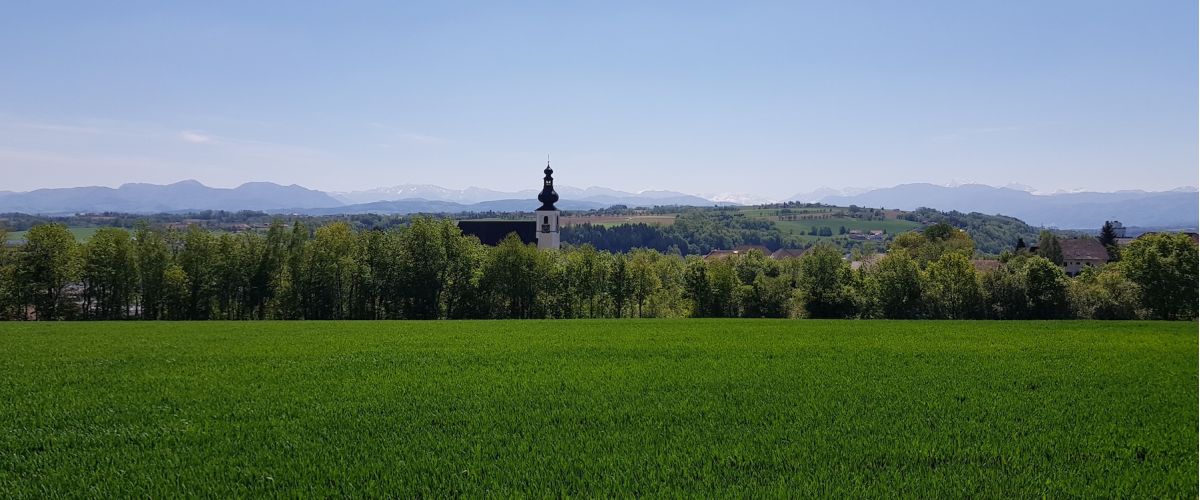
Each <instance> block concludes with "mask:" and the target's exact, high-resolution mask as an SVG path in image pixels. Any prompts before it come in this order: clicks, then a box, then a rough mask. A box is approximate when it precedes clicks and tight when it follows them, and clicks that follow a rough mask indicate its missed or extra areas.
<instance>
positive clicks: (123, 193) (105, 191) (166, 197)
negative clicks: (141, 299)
mask: <svg viewBox="0 0 1200 500" xmlns="http://www.w3.org/2000/svg"><path fill="white" fill-rule="evenodd" d="M341 204H342V203H341V202H340V201H338V200H336V199H334V198H333V197H332V196H329V195H327V194H325V193H323V192H321V191H316V190H312V189H307V188H304V187H301V186H297V185H295V184H293V185H291V186H281V185H279V184H273V183H270V182H248V183H246V184H242V185H241V186H238V187H236V188H232V189H228V188H213V187H208V186H205V185H203V184H201V183H199V182H197V181H193V180H188V181H182V182H176V183H174V184H167V185H158V184H125V185H122V186H121V187H118V188H116V189H113V188H109V187H97V186H91V187H77V188H60V189H38V190H35V191H28V192H23V193H13V192H6V193H0V212H22V213H30V214H65V213H75V212H125V213H158V212H177V211H183V210H231V211H234V210H271V209H280V208H287V207H313V208H316V207H336V206H340V205H341Z"/></svg>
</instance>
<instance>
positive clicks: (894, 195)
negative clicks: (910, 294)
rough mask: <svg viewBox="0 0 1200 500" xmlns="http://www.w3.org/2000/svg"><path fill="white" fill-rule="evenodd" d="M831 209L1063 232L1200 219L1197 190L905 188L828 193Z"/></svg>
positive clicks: (1185, 224) (1190, 224)
mask: <svg viewBox="0 0 1200 500" xmlns="http://www.w3.org/2000/svg"><path fill="white" fill-rule="evenodd" d="M820 202H821V203H827V204H830V205H839V206H846V205H858V206H864V207H887V208H898V209H901V210H913V209H916V208H920V207H927V208H936V209H938V210H957V211H960V212H980V213H984V214H991V215H994V214H1001V215H1007V216H1010V217H1016V218H1018V219H1021V220H1022V221H1024V222H1025V223H1026V224H1030V225H1033V226H1045V227H1058V228H1063V229H1090V228H1096V227H1100V226H1101V225H1103V224H1104V221H1106V220H1120V221H1121V222H1122V223H1123V224H1125V225H1126V226H1141V227H1187V228H1194V227H1196V226H1197V224H1198V219H1200V216H1198V215H1197V214H1198V213H1200V196H1198V195H1197V192H1196V189H1195V188H1179V189H1176V190H1172V191H1140V190H1128V191H1116V192H1111V193H1097V192H1080V193H1054V194H1034V193H1031V192H1029V191H1025V190H1022V189H1014V188H1009V187H992V186H986V185H982V184H964V185H959V186H953V187H949V186H938V185H935V184H901V185H899V186H894V187H890V188H882V189H873V190H870V191H866V192H862V193H858V194H853V195H828V196H823V197H822V198H821V199H820Z"/></svg>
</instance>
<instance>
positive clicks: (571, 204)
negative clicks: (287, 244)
mask: <svg viewBox="0 0 1200 500" xmlns="http://www.w3.org/2000/svg"><path fill="white" fill-rule="evenodd" d="M535 196H536V195H535ZM555 206H557V207H558V208H560V209H563V210H592V209H596V208H607V207H608V206H609V205H605V204H601V203H595V202H588V201H570V200H564V201H559V202H558V203H556V204H555ZM537 207H538V203H537V201H535V200H533V199H532V198H526V199H519V200H492V201H483V202H479V203H455V202H453V201H440V200H421V199H408V200H393V201H375V202H371V203H357V204H354V205H342V206H338V207H328V208H289V209H275V210H268V212H272V213H296V214H303V215H338V214H368V213H371V214H391V215H405V214H417V213H426V214H433V213H447V214H452V213H460V212H532V211H534V210H535V209H537Z"/></svg>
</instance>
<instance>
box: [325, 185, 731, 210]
mask: <svg viewBox="0 0 1200 500" xmlns="http://www.w3.org/2000/svg"><path fill="white" fill-rule="evenodd" d="M555 190H556V191H558V194H559V195H560V196H561V197H562V199H563V200H571V201H574V202H587V203H594V204H597V205H600V206H601V208H602V207H607V206H612V205H629V206H654V205H680V206H695V207H706V206H712V205H718V204H720V205H730V204H731V203H728V202H718V201H714V200H710V199H707V198H703V197H700V196H694V195H690V194H686V193H679V192H675V191H642V192H640V193H631V192H628V191H618V190H615V189H609V188H604V187H594V186H593V187H589V188H587V189H580V188H575V187H571V186H557V187H555ZM537 193H538V191H537V190H534V189H526V190H521V191H511V192H506V191H495V190H491V189H484V188H478V187H469V188H466V189H448V188H444V187H441V186H434V185H430V184H401V185H399V186H392V187H385V188H375V189H368V190H364V191H350V192H334V193H330V195H331V196H333V197H335V198H337V199H338V200H340V201H343V202H345V203H347V204H351V205H356V204H370V203H373V202H380V201H400V200H425V201H430V202H435V201H442V202H453V203H459V204H465V205H470V204H474V203H481V202H491V201H505V200H531V199H534V198H536V197H537Z"/></svg>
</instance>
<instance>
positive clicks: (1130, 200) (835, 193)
mask: <svg viewBox="0 0 1200 500" xmlns="http://www.w3.org/2000/svg"><path fill="white" fill-rule="evenodd" d="M557 191H558V193H559V195H560V197H561V201H560V202H559V203H558V206H559V208H562V209H564V210H589V209H596V208H606V207H609V206H612V205H627V206H655V205H663V206H666V205H679V206H714V205H736V204H749V203H748V202H750V201H751V200H753V201H755V202H758V203H763V202H766V201H769V200H764V199H762V198H756V197H753V196H746V195H737V196H732V195H708V196H707V197H704V196H696V195H690V194H686V193H680V192H675V191H642V192H639V193H633V192H628V191H619V190H615V189H609V188H604V187H589V188H586V189H579V188H574V187H570V186H560V187H558V188H557ZM536 197H537V191H535V190H523V191H513V192H506V191H496V190H491V189H484V188H476V187H471V188H467V189H447V188H443V187H440V186H434V185H425V184H404V185H399V186H393V187H387V188H376V189H370V190H364V191H351V192H328V193H326V192H322V191H317V190H313V189H308V188H305V187H302V186H297V185H295V184H293V185H290V186H282V185H279V184H274V183H270V182H250V183H246V184H242V185H241V186H238V187H236V188H214V187H208V186H205V185H203V184H201V183H199V182H197V181H194V180H187V181H182V182H176V183H174V184H167V185H156V184H124V185H122V186H120V187H117V188H109V187H97V186H91V187H77V188H56V189H38V190H34V191H28V192H11V191H0V213H5V212H23V213H32V214H48V215H54V214H68V213H80V212H126V213H155V212H185V211H195V210H230V211H235V210H261V211H267V212H273V213H303V214H310V215H328V214H342V213H346V214H356V213H387V214H407V213H419V212H423V213H437V212H444V213H455V212H487V211H496V212H514V211H528V210H531V209H532V208H534V206H533V205H534V204H536V202H534V201H533V200H534V199H535V198H536ZM734 199H736V200H741V201H742V203H735V202H733V201H730V200H734ZM790 200H792V201H803V202H820V203H826V204H830V205H839V206H846V205H858V206H865V207H886V208H898V209H902V210H912V209H916V208H920V207H928V208H935V209H938V210H958V211H960V212H980V213H985V214H1002V215H1008V216H1012V217H1016V218H1018V219H1021V220H1023V221H1025V222H1026V223H1028V224H1031V225H1034V226H1046V227H1059V228H1064V229H1079V228H1095V227H1098V226H1099V225H1100V224H1103V222H1104V221H1105V220H1120V221H1122V222H1123V223H1124V224H1125V225H1126V226H1141V227H1196V226H1197V225H1198V224H1200V221H1198V219H1200V217H1198V215H1197V214H1198V213H1200V206H1198V205H1200V198H1198V195H1197V192H1196V188H1180V189H1176V190H1172V191H1158V192H1148V191H1132V190H1131V191H1117V192H1111V193H1098V192H1082V193H1054V194H1034V193H1031V192H1029V191H1028V190H1027V188H1025V187H1022V186H1020V185H1010V186H1008V187H992V186H986V185H981V184H965V185H959V186H952V187H951V186H939V185H935V184H902V185H899V186H894V187H889V188H880V189H869V190H868V189H845V190H833V189H828V188H822V189H818V190H816V191H812V192H808V193H801V194H797V195H795V196H793V197H791V198H790Z"/></svg>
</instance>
